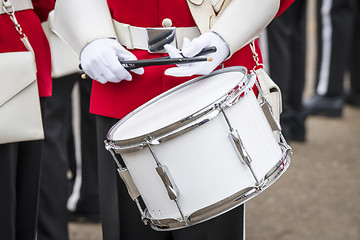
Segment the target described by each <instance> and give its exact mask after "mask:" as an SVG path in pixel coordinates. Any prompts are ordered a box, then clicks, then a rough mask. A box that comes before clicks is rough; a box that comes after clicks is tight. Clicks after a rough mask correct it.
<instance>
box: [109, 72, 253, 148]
mask: <svg viewBox="0 0 360 240" xmlns="http://www.w3.org/2000/svg"><path fill="white" fill-rule="evenodd" d="M227 72H242V73H243V74H244V76H243V77H242V79H241V80H240V81H239V82H237V83H236V85H234V86H233V88H230V89H229V91H228V92H227V93H225V94H223V96H222V97H220V98H219V99H217V100H216V101H214V103H211V104H210V105H208V106H205V107H203V108H202V109H200V110H198V111H196V112H195V113H193V114H191V115H189V116H186V117H184V118H182V119H180V120H179V121H176V122H174V123H172V124H169V125H167V126H164V127H162V128H159V129H157V130H155V131H151V132H149V133H146V134H144V135H141V136H136V137H133V138H128V139H124V140H115V139H113V138H112V135H113V133H114V131H115V130H116V129H117V128H118V127H119V126H121V124H122V123H123V122H125V121H127V120H128V119H129V118H131V117H132V116H133V115H135V114H136V113H138V112H140V111H141V110H142V109H144V108H146V107H147V106H149V105H151V104H153V103H155V102H156V101H158V100H160V99H161V98H164V97H166V96H168V95H169V94H172V93H173V92H175V91H177V90H179V89H181V88H184V87H186V86H188V85H190V84H192V83H195V82H198V81H201V80H203V79H204V78H208V77H210V76H215V75H219V74H222V73H227ZM247 76H248V72H247V68H246V67H243V66H235V67H228V68H223V69H219V70H216V71H214V72H212V73H210V74H209V75H205V76H199V77H196V78H194V79H191V80H189V81H187V82H185V83H182V84H180V85H178V86H176V87H174V88H172V89H170V90H168V91H166V92H164V93H162V94H160V95H158V96H157V97H155V98H153V99H151V100H150V101H148V102H146V103H145V104H143V105H141V106H140V107H138V108H136V109H135V110H134V111H132V112H130V113H129V114H127V115H126V116H125V117H124V118H122V119H121V120H119V121H118V122H117V123H116V124H114V125H113V126H112V127H111V128H110V129H109V131H108V133H107V139H108V141H109V142H108V145H109V147H111V148H112V149H113V150H114V151H115V152H116V153H118V154H121V153H128V152H136V151H139V150H141V149H143V148H144V147H145V146H147V145H148V144H151V145H156V144H160V143H161V142H165V141H168V140H171V139H172V138H175V137H177V136H180V135H182V134H184V133H186V132H188V131H191V130H193V129H195V128H197V127H198V126H200V125H203V124H205V123H206V122H208V121H209V120H211V119H212V118H214V117H215V116H217V115H218V114H219V113H220V111H221V109H224V108H227V107H231V106H232V105H234V104H236V103H237V102H238V101H239V100H240V99H241V98H242V97H243V96H245V95H246V94H247V93H248V92H250V91H251V89H252V88H253V86H254V83H253V81H251V78H248V81H244V79H245V80H246V78H247ZM243 82H245V84H244V85H243V86H240V85H241V84H242V83H243ZM252 83H253V84H252ZM235 89H238V90H237V91H234V90H235ZM232 92H233V93H232Z"/></svg>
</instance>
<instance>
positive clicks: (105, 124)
mask: <svg viewBox="0 0 360 240" xmlns="http://www.w3.org/2000/svg"><path fill="white" fill-rule="evenodd" d="M215 2H216V1H211V2H210V0H205V1H196V0H188V1H186V0H173V1H171V2H170V1H165V0H159V1H149V0H131V1H124V0H108V1H106V0H94V1H92V2H91V4H89V2H88V1H87V0H78V1H72V0H57V3H56V4H57V5H56V8H55V20H54V30H55V32H57V33H58V34H59V35H61V37H62V38H63V39H65V40H66V41H67V42H68V43H69V44H70V45H71V46H72V48H73V49H74V50H75V51H76V52H77V53H78V54H79V56H80V60H81V66H82V69H83V70H84V71H85V73H86V74H87V75H88V76H90V78H92V79H94V82H93V88H92V93H91V104H90V112H91V113H93V114H96V115H97V134H98V159H99V161H98V162H99V186H100V211H101V222H102V228H103V231H102V232H103V239H105V240H116V239H121V240H139V239H155V240H162V239H166V240H170V239H186V240H198V239H209V240H210V239H211V240H220V239H221V240H223V239H226V240H232V239H234V240H235V239H236V240H239V239H244V238H245V231H244V229H245V220H244V216H245V213H244V205H242V206H240V207H237V208H236V209H234V210H232V211H230V212H228V213H226V214H223V215H222V216H220V217H216V218H215V219H213V220H209V221H207V222H205V223H201V224H198V225H195V226H192V227H188V228H185V229H182V230H176V231H167V232H157V231H154V230H152V229H151V228H150V227H149V226H145V225H144V224H143V223H142V221H141V219H140V217H139V213H138V209H137V207H136V205H135V204H134V203H133V202H132V200H131V198H130V197H129V195H128V192H127V191H126V187H125V185H124V184H123V182H122V181H121V180H120V178H119V177H118V175H117V172H116V166H115V165H114V162H113V160H112V157H111V155H110V154H109V152H107V151H106V150H105V148H104V143H103V141H104V140H105V139H106V134H107V132H108V130H109V129H110V128H111V127H112V126H113V125H114V124H115V123H116V122H117V121H118V120H119V119H121V118H123V117H124V116H126V115H127V114H128V113H130V112H131V111H132V110H134V109H136V108H137V107H139V106H140V105H142V104H144V103H145V102H147V101H148V100H150V99H152V98H154V97H156V96H157V95H159V94H160V93H162V92H164V91H166V90H168V89H170V88H172V87H174V86H177V85H179V84H181V83H183V82H186V81H188V80H189V79H191V78H193V76H194V75H206V74H208V73H210V72H212V71H213V70H215V69H216V68H217V67H219V65H221V64H223V66H225V67H228V66H235V65H237V66H239V65H240V66H245V67H246V68H247V69H249V70H251V69H253V68H254V66H255V61H254V59H253V55H252V51H251V49H250V47H249V46H248V45H247V44H248V43H249V42H250V41H252V40H253V39H254V38H255V37H256V36H257V35H258V34H259V32H260V31H261V30H262V29H264V28H265V27H266V25H267V24H268V23H269V22H270V21H271V20H272V19H273V18H274V17H276V16H278V15H280V14H281V13H282V12H283V11H284V10H285V9H286V8H287V7H288V6H289V5H290V4H291V3H292V2H293V0H271V1H269V0H256V1H254V0H232V1H231V3H230V4H229V5H227V4H226V3H227V2H228V1H227V0H219V1H217V2H216V3H217V4H215ZM224 2H225V4H224ZM194 3H195V4H194ZM188 4H189V5H190V6H198V7H206V4H214V5H213V6H212V7H211V9H212V11H216V12H217V13H219V17H218V18H215V17H214V16H213V17H212V18H210V16H205V15H204V14H202V13H199V12H198V11H190V10H189V5H188ZM222 8H224V9H222ZM220 13H221V14H220ZM199 18H202V19H210V21H211V23H210V21H207V22H206V23H205V25H204V24H203V21H202V20H200V21H198V19H199ZM194 19H195V21H194ZM195 22H196V23H197V24H196V23H195ZM204 26H205V27H204ZM209 26H210V30H209V29H206V28H209ZM150 27H157V28H160V29H163V28H164V27H175V31H176V36H177V37H175V40H174V42H171V43H169V45H166V46H165V47H164V48H165V51H164V49H163V48H162V45H161V44H160V42H162V41H160V42H157V41H153V42H150V43H148V39H149V38H148V35H149V36H150V35H151V34H152V33H154V32H153V30H152V29H150ZM199 29H200V30H201V31H200V30H199ZM200 32H202V34H201V33H200ZM161 33H163V32H162V31H160V34H159V35H162V34H161ZM159 35H158V36H159ZM165 35H166V36H168V35H167V34H165ZM158 36H157V37H158ZM161 40H163V39H161ZM255 44H256V48H257V52H259V53H260V49H259V45H258V42H257V41H256V42H255ZM209 46H215V47H216V49H217V51H216V52H213V53H210V54H207V55H205V56H206V57H211V58H212V61H208V62H197V63H191V64H187V65H179V66H170V67H169V66H150V67H146V68H137V69H134V70H130V71H127V70H126V69H125V68H124V67H123V66H122V65H121V64H120V63H119V61H118V59H119V60H120V61H124V60H134V59H150V58H156V57H162V56H166V55H167V54H166V53H168V54H169V55H170V56H171V57H179V56H180V57H182V56H186V57H192V56H194V55H196V54H198V53H199V52H200V51H201V50H202V49H203V48H205V47H209ZM179 49H181V52H182V55H180V53H179ZM260 61H262V59H261V56H260ZM155 120H156V119H155Z"/></svg>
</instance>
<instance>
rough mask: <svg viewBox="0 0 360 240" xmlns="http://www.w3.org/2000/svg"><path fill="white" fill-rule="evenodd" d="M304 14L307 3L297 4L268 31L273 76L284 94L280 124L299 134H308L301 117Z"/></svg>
mask: <svg viewBox="0 0 360 240" xmlns="http://www.w3.org/2000/svg"><path fill="white" fill-rule="evenodd" d="M305 11H306V0H297V1H295V2H294V3H293V4H292V5H291V6H290V7H289V8H288V9H287V10H286V11H285V12H284V13H283V14H282V15H280V16H279V17H277V18H275V19H274V20H273V21H272V22H271V23H270V25H269V26H268V27H267V37H268V49H269V67H270V76H271V78H272V79H273V80H274V81H275V82H276V83H277V84H278V86H279V87H280V89H281V93H282V100H283V113H282V114H281V123H282V125H283V126H284V128H285V127H289V128H291V129H298V130H299V131H305V129H304V122H305V120H304V116H303V115H302V94H303V90H304V85H305V42H306V39H305V25H306V24H305V22H306V21H305V20H306V19H305V17H306V14H305ZM284 130H285V129H284Z"/></svg>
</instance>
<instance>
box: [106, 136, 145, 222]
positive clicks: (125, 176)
mask: <svg viewBox="0 0 360 240" xmlns="http://www.w3.org/2000/svg"><path fill="white" fill-rule="evenodd" d="M104 143H105V149H106V150H108V151H109V152H110V154H111V156H112V158H113V159H114V161H115V163H116V165H117V171H118V173H119V176H120V178H121V179H122V180H123V182H124V183H125V186H126V189H127V191H128V193H129V195H130V197H131V199H132V200H133V201H134V202H135V204H136V206H137V208H138V210H139V212H140V215H141V217H142V219H143V222H144V224H145V225H147V221H145V220H144V218H143V216H144V215H145V214H144V211H143V209H142V207H141V205H140V202H139V196H140V193H139V190H138V189H137V187H136V185H135V183H134V181H133V179H132V177H131V175H130V173H129V170H128V169H127V168H125V167H123V166H122V165H121V163H120V162H119V160H118V159H117V157H116V154H115V152H114V147H115V146H114V144H113V143H112V142H111V141H107V140H105V141H104Z"/></svg>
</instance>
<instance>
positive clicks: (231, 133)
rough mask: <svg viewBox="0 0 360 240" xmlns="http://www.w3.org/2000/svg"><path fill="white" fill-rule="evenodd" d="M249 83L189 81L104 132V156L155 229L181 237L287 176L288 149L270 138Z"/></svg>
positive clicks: (242, 75)
mask: <svg viewBox="0 0 360 240" xmlns="http://www.w3.org/2000/svg"><path fill="white" fill-rule="evenodd" d="M255 79H256V77H255V75H254V74H250V75H248V74H247V70H246V69H245V68H244V67H231V68H226V69H221V70H218V71H215V72H213V73H212V74H210V75H207V76H202V77H197V78H194V79H192V80H190V81H188V82H186V83H184V84H182V85H179V86H177V87H175V88H173V89H171V90H169V91H167V92H165V93H163V94H161V95H159V96H158V97H156V98H154V99H153V100H151V101H149V102H148V103H146V104H144V105H143V106H141V107H139V108H138V109H136V110H135V111H133V112H132V113H130V114H128V115H127V116H126V117H125V118H123V119H122V120H120V121H119V122H118V123H116V124H115V125H114V126H113V127H112V128H111V129H110V130H109V133H108V136H107V138H108V140H107V141H105V145H106V148H107V149H108V150H109V151H110V153H111V154H112V155H113V157H114V159H115V161H116V163H117V164H118V166H119V169H118V171H119V173H120V176H121V178H122V179H123V180H124V182H125V183H126V185H127V187H128V191H129V194H130V196H131V197H132V199H133V200H134V201H135V202H136V203H137V205H138V208H139V211H140V214H141V217H142V219H143V221H144V222H145V223H150V225H151V227H152V228H153V229H155V230H174V229H179V228H183V227H187V226H191V225H194V224H197V223H200V222H203V221H206V220H208V219H211V218H213V217H216V216H218V215H220V214H223V213H225V212H227V211H229V210H231V209H233V208H235V207H237V206H239V205H240V204H242V203H244V202H245V201H247V200H249V199H251V198H252V197H254V196H256V195H257V194H259V193H260V192H262V191H263V190H264V189H265V188H267V187H268V186H270V185H271V184H272V183H273V182H275V181H276V180H277V179H278V178H279V176H281V175H282V174H283V173H284V172H285V170H286V169H287V167H288V165H289V163H290V158H289V156H288V155H289V152H290V147H289V146H288V145H287V144H286V141H285V140H284V139H283V138H282V137H281V140H279V141H278V140H277V138H276V137H274V134H273V130H279V129H272V127H271V124H269V122H272V121H274V119H269V117H268V116H269V115H268V114H264V112H263V110H262V109H263V108H261V107H260V105H259V101H258V99H257V97H256V96H255V94H254V92H253V90H252V89H253V87H254V84H255ZM280 135H281V134H280ZM117 154H120V155H121V158H122V160H123V162H121V161H119V160H118V158H117ZM124 164H125V165H124ZM139 197H141V198H142V200H143V202H144V203H145V205H146V208H145V209H142V207H141V205H140V203H139Z"/></svg>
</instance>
